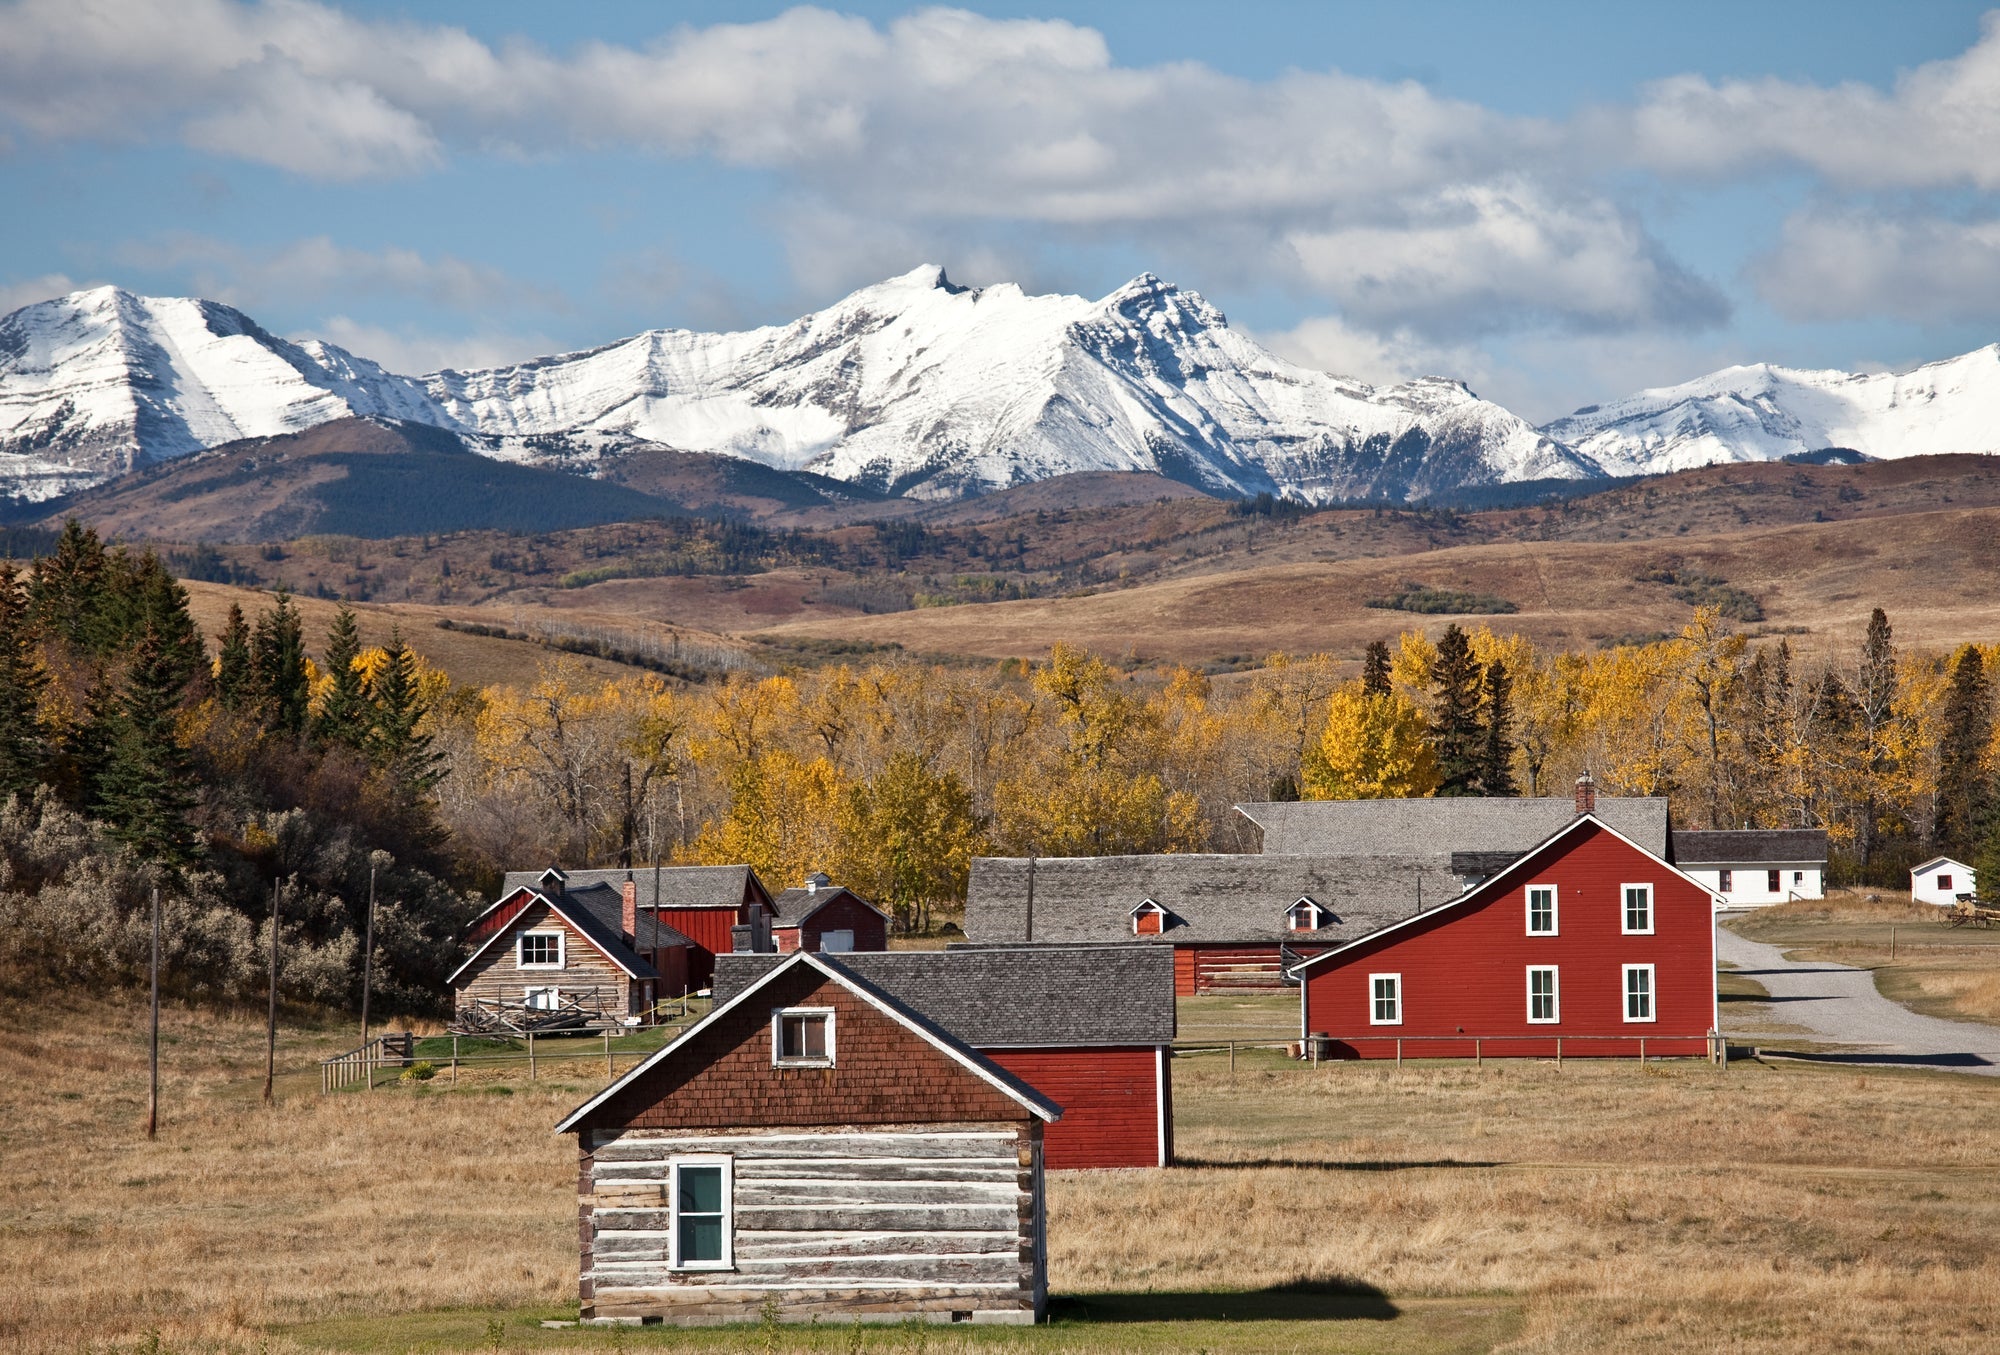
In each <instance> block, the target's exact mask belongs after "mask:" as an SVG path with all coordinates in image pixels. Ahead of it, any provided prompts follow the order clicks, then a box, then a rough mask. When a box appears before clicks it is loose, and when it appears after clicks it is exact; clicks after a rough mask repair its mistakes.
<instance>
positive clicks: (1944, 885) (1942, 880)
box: [1937, 875, 1951, 889]
mask: <svg viewBox="0 0 2000 1355" xmlns="http://www.w3.org/2000/svg"><path fill="white" fill-rule="evenodd" d="M1937 887H1938V888H1939V889H1950V888H1951V876H1949V875H1940V876H1938V877H1937Z"/></svg>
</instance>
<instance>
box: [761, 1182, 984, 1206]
mask: <svg viewBox="0 0 2000 1355" xmlns="http://www.w3.org/2000/svg"><path fill="white" fill-rule="evenodd" d="M1019 1193H1020V1190H1019V1188H1018V1187H1017V1186H1015V1184H1014V1183H1013V1182H1012V1181H846V1182H843V1181H739V1182H737V1183H736V1207H737V1208H738V1209H742V1208H745V1207H746V1206H749V1205H791V1206H793V1207H795V1208H800V1209H803V1208H807V1207H812V1208H823V1207H827V1206H839V1205H880V1204H969V1205H991V1204H1012V1203H1013V1202H1014V1198H1015V1196H1016V1195H1018V1194H1019Z"/></svg>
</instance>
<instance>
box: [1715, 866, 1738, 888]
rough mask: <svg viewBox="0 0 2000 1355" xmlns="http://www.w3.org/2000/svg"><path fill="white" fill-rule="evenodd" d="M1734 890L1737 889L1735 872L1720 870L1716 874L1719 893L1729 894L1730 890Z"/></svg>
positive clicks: (1716, 885) (1716, 886)
mask: <svg viewBox="0 0 2000 1355" xmlns="http://www.w3.org/2000/svg"><path fill="white" fill-rule="evenodd" d="M1734 888H1736V872H1735V871H1733V870H1718V871H1717V872H1715V889H1716V892H1717V893H1719V894H1727V893H1728V892H1729V891H1730V890H1732V889H1734Z"/></svg>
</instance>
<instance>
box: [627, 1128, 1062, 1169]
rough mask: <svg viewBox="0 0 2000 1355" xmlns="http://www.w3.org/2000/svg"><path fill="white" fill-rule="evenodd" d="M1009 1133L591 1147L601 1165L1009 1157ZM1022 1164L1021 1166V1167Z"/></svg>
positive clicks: (773, 1137)
mask: <svg viewBox="0 0 2000 1355" xmlns="http://www.w3.org/2000/svg"><path fill="white" fill-rule="evenodd" d="M1014 1141H1015V1135H1014V1131H1012V1130H1011V1129H1009V1130H1004V1131H999V1132H994V1131H976V1132H970V1133H968V1132H940V1133H935V1134H933V1133H926V1132H914V1133H913V1132H907V1131H894V1130H882V1131H876V1130H869V1129H861V1130H847V1131H834V1132H829V1133H824V1134H754V1135H753V1134H742V1135H736V1134H715V1135H702V1136H693V1135H681V1136H675V1137H671V1138H664V1137H663V1138H643V1139H635V1138H632V1137H630V1136H621V1137H620V1138H618V1139H614V1140H612V1141H610V1142H607V1143H603V1144H600V1145H598V1146H597V1148H596V1156H597V1159H598V1160H599V1161H601V1162H655V1161H661V1160H664V1159H666V1158H669V1157H673V1156H676V1155H678V1154H682V1153H728V1154H730V1155H731V1156H733V1157H736V1158H740V1159H745V1160H753V1161H754V1160H756V1159H759V1158H793V1159H815V1158H908V1159H912V1160H917V1161H935V1160H937V1159H940V1158H995V1157H1013V1156H1014V1155H1015V1148H1014ZM1023 1165H1025V1164H1023Z"/></svg>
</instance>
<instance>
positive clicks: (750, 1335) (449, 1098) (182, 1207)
mask: <svg viewBox="0 0 2000 1355" xmlns="http://www.w3.org/2000/svg"><path fill="white" fill-rule="evenodd" d="M1212 1006H1213V1007H1216V1008H1218V1009H1217V1010H1210V1008H1211V1007H1212ZM1266 1008H1268V1010H1266ZM1281 1015H1282V1013H1281V1012H1280V1011H1278V1010H1277V1008H1276V1007H1275V1006H1272V1005H1271V1004H1270V1003H1269V1002H1262V1003H1251V1004H1238V1005H1231V1004H1230V1003H1229V1000H1222V1001H1221V1002H1220V1003H1218V1002H1216V1001H1215V1000H1207V999H1204V1000H1201V1001H1199V1002H1195V1003H1192V1004H1190V1006H1189V1009H1188V1010H1187V1012H1186V1014H1185V1020H1184V1025H1185V1026H1186V1027H1187V1030H1188V1032H1189V1033H1190V1034H1199V1035H1201V1036H1202V1037H1204V1038H1210V1037H1214V1036H1217V1035H1221V1032H1224V1031H1231V1030H1242V1031H1243V1032H1244V1033H1245V1035H1246V1036H1248V1035H1251V1034H1253V1033H1255V1032H1258V1031H1261V1030H1266V1029H1269V1028H1270V1025H1271V1024H1274V1023H1275V1021H1276V1018H1278V1017H1280V1016H1281ZM0 1025H3V1026H4V1028H5V1029H7V1030H9V1031H11V1032H14V1033H13V1034H11V1035H9V1036H8V1037H7V1038H6V1039H5V1040H4V1041H0V1087H5V1088H6V1091H5V1093H4V1094H0V1167H4V1171H0V1349H8V1350H17V1351H42V1350H64V1351H79V1352H81V1351H86V1350H89V1351H107V1352H108V1351H111V1350H127V1351H131V1350H153V1349H155V1348H157V1349H159V1350H166V1351H197V1350H229V1351H241V1352H246V1353H247V1352H252V1351H255V1352H262V1353H264V1355H270V1353H272V1352H276V1353H279V1355H282V1353H283V1352H291V1351H305V1350H326V1349H340V1350H358V1351H386V1350H406V1349H423V1350H432V1351H439V1350H451V1349H460V1350H470V1349H481V1348H484V1349H491V1350H495V1351H516V1350H527V1349H531V1348H532V1349H537V1350H540V1349H549V1350H558V1349H560V1350H579V1351H581V1350H607V1351H622V1350H624V1349H626V1348H628V1347H636V1346H649V1347H666V1348H673V1349H687V1350H699V1351H711V1350H713V1351H721V1350H732V1349H746V1348H748V1349H760V1350H770V1351H779V1350H785V1351H791V1350H814V1351H826V1352H834V1351H843V1350H855V1349H867V1350H893V1351H898V1352H900V1351H904V1350H911V1351H923V1350H927V1349H929V1348H930V1347H936V1348H937V1349H939V1350H941V1351H943V1350H950V1351H958V1350H974V1349H983V1348H987V1347H994V1346H999V1347H1006V1348H1015V1347H1021V1348H1033V1349H1036V1350H1044V1351H1070V1350H1079V1351H1080V1350H1093V1351H1101V1350H1187V1351H1193V1350H1196V1349H1204V1350H1210V1351H1216V1352H1223V1351H1292V1350H1299V1351H1304V1350H1351V1351H1372V1352H1413V1353H1414V1352H1458V1351H1465V1352H1472V1351H1489V1350H1504V1351H1509V1352H1538V1353H1540V1352H1567V1351H1602V1350H1612V1349H1616V1350H1631V1351H1649V1352H1650V1351H1658V1352H1705V1351H1714V1350H1725V1349H1726V1350H1730V1351H1738V1352H1750V1353H1753V1355H1765V1353H1767V1352H1768V1353H1769V1355H1779V1353H1780V1352H1809V1351H1810V1352H1818V1351H1825V1350H1857V1351H1914V1350H1923V1351H1931V1352H1968V1353H1969V1352H1973V1351H1984V1350H1990V1349H1992V1348H1993V1345H1994V1343H1995V1341H1996V1340H2000V1176H1996V1174H1995V1172H1994V1171H1993V1162H1994V1160H1995V1158H1996V1155H2000V1114H1996V1111H2000V1080H1992V1079H1985V1078H1971V1077H1962V1076H1953V1075H1927V1074H1917V1073H1908V1072H1877V1071H1866V1072H1857V1071H1855V1070H1853V1069H1830V1068H1825V1067H1802V1066H1772V1067H1765V1066H1762V1065H1759V1064H1756V1063H1738V1064H1737V1065H1735V1066H1734V1067H1732V1068H1730V1069H1728V1070H1727V1071H1723V1070H1719V1069H1716V1068H1712V1067H1709V1066H1708V1065H1706V1064H1701V1063H1685V1064H1683V1063H1671V1064H1662V1063H1655V1064H1652V1065H1648V1066H1645V1067H1641V1066H1639V1065H1638V1064H1636V1063H1630V1062H1618V1063H1609V1062H1605V1063H1586V1062H1581V1061H1578V1060H1570V1061H1568V1063H1567V1064H1566V1066H1565V1067H1564V1068H1563V1069H1562V1070H1561V1071H1557V1070H1556V1069H1554V1068H1553V1067H1551V1066H1549V1065H1547V1064H1542V1063H1519V1064H1504V1065H1503V1064H1497V1063H1489V1064H1487V1065H1486V1067H1484V1068H1481V1069H1475V1068H1472V1067H1468V1066H1465V1065H1459V1064H1450V1065H1435V1066H1411V1067H1408V1068H1405V1069H1403V1070H1397V1069H1395V1068H1393V1067H1382V1066H1375V1065H1370V1066H1355V1065H1329V1066H1322V1067H1319V1068H1309V1067H1305V1066H1301V1065H1298V1064H1293V1063H1290V1062H1287V1061H1285V1060H1283V1059H1282V1058H1281V1057H1279V1056H1278V1055H1276V1054H1274V1053H1265V1052H1248V1053H1239V1056H1238V1059H1237V1063H1236V1070H1235V1072H1234V1073H1233V1074H1232V1073H1231V1072H1230V1070H1229V1064H1228V1060H1227V1057H1226V1055H1223V1054H1212V1053H1204V1054H1199V1055H1194V1056H1192V1057H1188V1058H1185V1059H1183V1060H1181V1061H1180V1062H1179V1063H1178V1064H1177V1066H1176V1069H1175V1082H1176V1087H1177V1102H1178V1105H1177V1123H1178V1136H1179V1151H1180V1153H1181V1155H1182V1156H1183V1158H1184V1159H1185V1165H1183V1166H1181V1167H1178V1168H1176V1169H1173V1170H1170V1171H1163V1172H1108V1173H1070V1174H1057V1175H1056V1176H1055V1177H1054V1178H1052V1181H1051V1188H1050V1192H1051V1201H1052V1203H1051V1212H1052V1218H1051V1227H1050V1236H1051V1245H1052V1249H1053V1257H1052V1269H1051V1274H1052V1285H1053V1288H1054V1290H1055V1292H1056V1293H1057V1294H1058V1296H1059V1299H1058V1304H1057V1313H1056V1315H1057V1319H1058V1320H1057V1321H1056V1322H1055V1323H1054V1324H1053V1325H1052V1326H1050V1327H1048V1328H1044V1329H1036V1330H1020V1329H1014V1330H1005V1329H990V1330H987V1329H983V1330H981V1331H979V1332H976V1333H968V1332H917V1331H914V1330H908V1329H900V1328H892V1329H884V1330H876V1331H868V1332H865V1333H864V1332H857V1331H854V1330H852V1329H848V1328H844V1327H836V1328H834V1329H832V1330H828V1329H826V1328H821V1329H819V1330H816V1331H815V1330H805V1329H799V1330H792V1331H782V1332H781V1331H777V1330H770V1331H763V1332H757V1331H748V1332H746V1331H744V1330H743V1329H740V1328H739V1329H733V1330H723V1331H710V1332H694V1333H688V1332H678V1331H661V1330H659V1329H647V1330H645V1331H631V1332H626V1331H612V1332H600V1331H579V1330H576V1329H564V1330H545V1329H543V1328H541V1327H540V1325H539V1320H540V1319H543V1318H555V1317H561V1316H562V1315H564V1313H565V1312H569V1313H572V1314H573V1295H574V1283H575V1266H576V1255H575V1243H574V1223H573V1219H574V1214H573V1208H574V1206H573V1203H572V1199H571V1194H572V1191H573V1188H574V1180H575V1177H574V1161H575V1159H574V1157H573V1152H574V1148H573V1145H572V1144H571V1142H570V1141H569V1140H567V1139H559V1138H557V1137H556V1136H555V1135H553V1134H551V1133H550V1132H549V1130H550V1126H551V1125H552V1124H553V1123H554V1122H555V1120H556V1118H557V1117H558V1116H559V1115H560V1114H561V1113H562V1112H563V1111H564V1110H565V1109H566V1108H568V1107H569V1106H571V1105H573V1104H574V1103H575V1102H576V1101H577V1100H579V1099H581V1098H582V1096H583V1095H585V1094H586V1093H587V1092H588V1091H589V1090H590V1089H591V1083H592V1081H594V1080H595V1078H597V1077H601V1072H599V1073H596V1074H593V1073H590V1072H588V1071H586V1070H588V1069H590V1068H592V1067H593V1065H592V1064H591V1063H590V1062H589V1061H587V1060H579V1061H577V1062H576V1063H574V1064H572V1065H569V1069H570V1071H565V1072H556V1073H554V1076H555V1077H557V1078H559V1079H560V1080H558V1081H551V1080H549V1079H550V1077H551V1072H552V1070H551V1068H550V1067H549V1066H548V1065H544V1067H543V1070H542V1072H543V1080H542V1081H539V1082H537V1083H533V1084H530V1083H527V1082H526V1081H524V1080H520V1079H519V1078H518V1077H517V1078H516V1079H515V1080H514V1081H512V1083H511V1084H496V1083H495V1081H494V1080H493V1078H492V1076H491V1075H490V1074H489V1075H488V1076H487V1077H486V1078H484V1079H482V1080H481V1081H479V1082H478V1083H476V1084H475V1083H474V1082H473V1081H472V1080H470V1079H468V1081H467V1082H466V1083H465V1084H464V1085H462V1086H461V1087H460V1088H458V1089H457V1090H453V1089H450V1088H449V1087H442V1086H440V1085H439V1084H437V1083H433V1084H431V1085H430V1086H429V1087H425V1088H422V1089H418V1088H416V1087H413V1086H397V1087H393V1088H383V1089H380V1090H377V1091H375V1092H374V1093H372V1094H363V1093H352V1094H346V1095H340V1096H334V1097H325V1098H323V1097H320V1096H319V1095H317V1094H316V1090H317V1078H316V1076H315V1075H314V1073H313V1072H312V1071H311V1061H312V1059H313V1058H315V1057H318V1056H320V1055H322V1054H324V1053H327V1052H330V1051H331V1050H332V1049H333V1048H335V1047H336V1046H337V1045H338V1044H340V1043H342V1042H344V1041H345V1040H346V1039H347V1038H349V1033H348V1032H347V1031H346V1030H345V1029H344V1028H343V1029H342V1030H340V1031H333V1030H328V1029H326V1028H323V1027H321V1028H316V1027H311V1026H303V1025H300V1026H294V1025H288V1026H287V1027H286V1028H285V1030H284V1032H283V1036H282V1045H281V1050H282V1053H281V1058H282V1060H283V1071H282V1072H281V1076H280V1078H279V1092H280V1095H279V1099H278V1103H277V1104H276V1105H275V1106H274V1107H271V1108H265V1107H263V1106H262V1105H260V1104H259V1100H258V1092H259V1087H260V1084H261V1080H262V1071H263V1070H262V1063H263V1042H262V1034H263V1032H262V1029H261V1023H260V1022H259V1021H258V1020H257V1017H256V1014H240V1015H229V1014H225V1015H216V1014H212V1013H207V1012H200V1011H193V1010H188V1009H183V1008H173V1009H170V1010H169V1011H168V1012H167V1014H166V1018H165V1031H166V1034H167V1042H166V1044H165V1049H164V1059H163V1066H164V1079H163V1081H164V1105H165V1113H164V1117H163V1125H162V1130H161V1134H160V1137H159V1139H158V1141H157V1142H154V1143H148V1142H147V1141H146V1140H145V1138H144V1137H143V1134H142V1132H141V1121H142V1118H143V1114H144V1089H145V1084H144V1077H145V1064H144V1047H143V1041H142V1038H141V1031H142V1029H143V1012H142V1010H141V1008H140V1006H139V1005H138V1004H137V1003H135V1002H133V1001H131V1000H129V999H118V1000H107V1001H104V1002H101V1003H97V1004H95V1005H93V1006H92V1007H91V1008H90V1009H89V1010H87V1011H84V1012H80V1013H76V1014H72V1015H69V1016H63V1017H55V1018H51V1016H50V1013H49V1010H48V1008H46V1007H37V1008H35V1009H32V1010H31V1009H29V1008H27V1007H25V1006H22V1005H19V1004H14V1003H8V1004H7V1005H5V1006H0ZM1221 1037H1222V1038H1229V1036H1226V1035H1223V1036H1221ZM502 1085H505V1087H506V1090H505V1092H504V1094H503V1093H502V1092H501V1086H502ZM489 1324H497V1325H489ZM149 1333H156V1335H149ZM155 1342H157V1347H156V1346H155Z"/></svg>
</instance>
